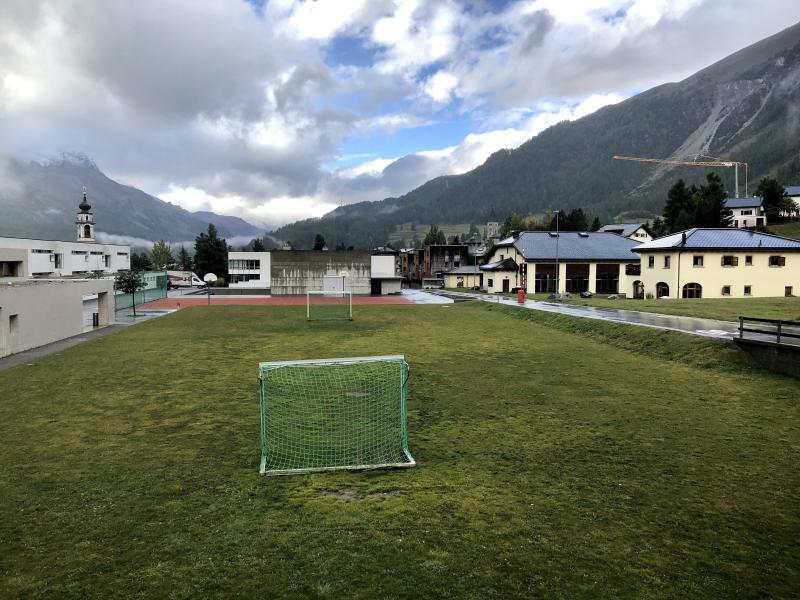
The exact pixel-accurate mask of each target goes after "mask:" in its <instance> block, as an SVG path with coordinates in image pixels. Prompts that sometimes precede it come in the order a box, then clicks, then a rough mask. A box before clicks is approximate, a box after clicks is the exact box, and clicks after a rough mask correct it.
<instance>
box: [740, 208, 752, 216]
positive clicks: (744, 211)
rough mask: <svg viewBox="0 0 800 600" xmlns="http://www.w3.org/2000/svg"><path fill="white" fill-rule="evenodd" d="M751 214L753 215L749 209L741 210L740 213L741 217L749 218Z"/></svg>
mask: <svg viewBox="0 0 800 600" xmlns="http://www.w3.org/2000/svg"><path fill="white" fill-rule="evenodd" d="M752 214H753V211H752V210H750V209H747V210H743V211H742V216H743V217H749V216H751V215H752Z"/></svg>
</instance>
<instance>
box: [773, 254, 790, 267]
mask: <svg viewBox="0 0 800 600" xmlns="http://www.w3.org/2000/svg"><path fill="white" fill-rule="evenodd" d="M769 266H770V267H785V266H786V257H785V256H770V257H769Z"/></svg>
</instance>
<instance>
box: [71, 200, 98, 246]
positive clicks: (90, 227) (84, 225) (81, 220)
mask: <svg viewBox="0 0 800 600" xmlns="http://www.w3.org/2000/svg"><path fill="white" fill-rule="evenodd" d="M78 208H80V209H81V211H80V212H79V213H78V218H77V219H76V221H75V226H76V227H77V229H78V241H79V242H92V243H93V242H94V217H93V216H92V207H91V206H90V205H89V203H88V202H86V186H83V200H82V201H81V203H80V204H79V205H78Z"/></svg>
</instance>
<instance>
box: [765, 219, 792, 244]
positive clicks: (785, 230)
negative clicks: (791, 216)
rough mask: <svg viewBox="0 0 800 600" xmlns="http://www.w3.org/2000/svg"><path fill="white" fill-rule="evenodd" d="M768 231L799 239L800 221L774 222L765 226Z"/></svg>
mask: <svg viewBox="0 0 800 600" xmlns="http://www.w3.org/2000/svg"><path fill="white" fill-rule="evenodd" d="M767 229H768V230H769V232H770V233H774V234H775V235H782V236H783V237H788V238H792V239H795V240H800V221H790V222H788V223H776V224H774V225H770V226H768V227H767Z"/></svg>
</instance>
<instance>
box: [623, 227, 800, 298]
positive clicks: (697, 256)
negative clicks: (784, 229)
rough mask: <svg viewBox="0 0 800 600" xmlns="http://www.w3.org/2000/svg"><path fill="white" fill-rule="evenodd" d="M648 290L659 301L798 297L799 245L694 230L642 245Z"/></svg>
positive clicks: (756, 235)
mask: <svg viewBox="0 0 800 600" xmlns="http://www.w3.org/2000/svg"><path fill="white" fill-rule="evenodd" d="M633 251H634V252H636V253H637V254H639V255H640V256H641V257H642V276H641V281H642V282H643V284H644V291H645V293H646V294H647V295H650V294H652V295H653V296H654V297H656V298H728V297H739V298H747V297H764V296H793V295H795V294H796V293H797V292H798V290H800V241H797V240H792V239H789V238H785V237H779V236H777V235H770V234H767V233H760V232H756V231H751V230H746V229H732V228H720V229H710V228H709V229H700V228H695V229H689V230H687V231H683V232H680V233H674V234H672V235H668V236H665V237H661V238H658V239H656V240H653V241H652V242H648V243H646V244H642V245H641V246H638V247H636V248H634V250H633Z"/></svg>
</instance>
